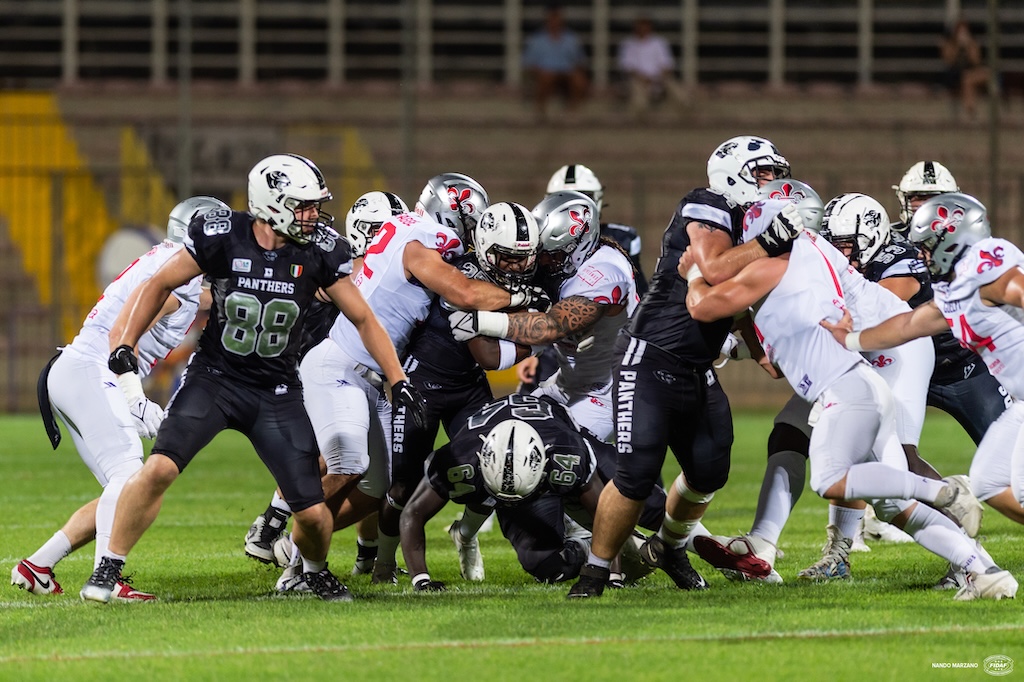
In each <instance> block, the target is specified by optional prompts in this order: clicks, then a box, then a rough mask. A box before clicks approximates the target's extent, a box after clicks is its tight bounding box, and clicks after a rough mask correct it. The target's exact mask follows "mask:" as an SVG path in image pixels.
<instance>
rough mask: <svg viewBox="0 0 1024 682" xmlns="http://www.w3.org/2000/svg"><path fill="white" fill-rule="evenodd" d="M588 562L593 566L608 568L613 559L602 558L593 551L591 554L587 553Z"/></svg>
mask: <svg viewBox="0 0 1024 682" xmlns="http://www.w3.org/2000/svg"><path fill="white" fill-rule="evenodd" d="M587 563H588V564H591V565H593V566H597V567H598V568H608V567H609V566H611V565H612V560H611V559H602V558H601V557H599V556H594V553H593V552H591V553H590V554H588V555H587Z"/></svg>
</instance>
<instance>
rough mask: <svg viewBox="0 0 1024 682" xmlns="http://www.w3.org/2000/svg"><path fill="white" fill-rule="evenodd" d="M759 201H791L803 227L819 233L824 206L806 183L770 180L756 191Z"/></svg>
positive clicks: (788, 179) (789, 180)
mask: <svg viewBox="0 0 1024 682" xmlns="http://www.w3.org/2000/svg"><path fill="white" fill-rule="evenodd" d="M757 194H758V198H759V199H792V200H793V201H794V202H795V203H796V210H797V211H799V212H800V217H801V218H803V221H804V227H806V228H807V229H808V230H810V231H811V232H821V217H822V215H823V214H824V213H825V204H824V202H822V200H821V197H820V196H818V193H817V192H815V191H814V189H813V188H812V187H811V186H810V185H808V184H807V183H806V182H800V181H799V180H794V179H792V178H786V179H785V180H772V181H771V182H769V183H767V184H765V185H764V186H762V187H761V188H760V189H759V190H758V191H757Z"/></svg>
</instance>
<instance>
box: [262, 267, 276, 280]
mask: <svg viewBox="0 0 1024 682" xmlns="http://www.w3.org/2000/svg"><path fill="white" fill-rule="evenodd" d="M273 276H274V268H263V277H264V278H269V277H273Z"/></svg>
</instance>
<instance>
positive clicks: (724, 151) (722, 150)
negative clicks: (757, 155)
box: [715, 142, 756, 159]
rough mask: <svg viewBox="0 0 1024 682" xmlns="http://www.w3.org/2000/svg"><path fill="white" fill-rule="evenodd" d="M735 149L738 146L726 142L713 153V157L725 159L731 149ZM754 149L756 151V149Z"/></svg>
mask: <svg viewBox="0 0 1024 682" xmlns="http://www.w3.org/2000/svg"><path fill="white" fill-rule="evenodd" d="M736 147H739V144H737V143H735V142H726V143H725V144H723V145H722V146H721V147H719V148H718V149H717V150H716V151H715V156H717V157H718V158H720V159H724V158H725V157H727V156H729V152H731V151H732V150H733V149H736ZM754 149H756V147H755V148H754Z"/></svg>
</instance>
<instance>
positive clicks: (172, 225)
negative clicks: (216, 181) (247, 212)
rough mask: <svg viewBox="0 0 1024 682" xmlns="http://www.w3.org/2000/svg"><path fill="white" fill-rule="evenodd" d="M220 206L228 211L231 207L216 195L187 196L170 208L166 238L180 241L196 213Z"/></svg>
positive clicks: (183, 239) (186, 234)
mask: <svg viewBox="0 0 1024 682" xmlns="http://www.w3.org/2000/svg"><path fill="white" fill-rule="evenodd" d="M215 208H221V209H224V210H226V211H228V212H229V213H230V211H231V208H230V207H229V206H228V205H227V204H225V203H224V202H223V201H221V200H220V199H218V198H217V197H207V196H198V197H189V198H188V199H185V201H182V202H181V203H179V204H178V205H177V206H175V207H174V208H172V209H171V213H170V215H168V216H167V239H168V240H170V241H172V242H177V243H179V244H180V243H182V242H183V241H185V237H187V236H188V226H189V224H190V223H191V222H192V221H193V220H194V219H195V217H196V216H197V215H200V214H202V213H206V212H207V211H212V210H213V209H215Z"/></svg>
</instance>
